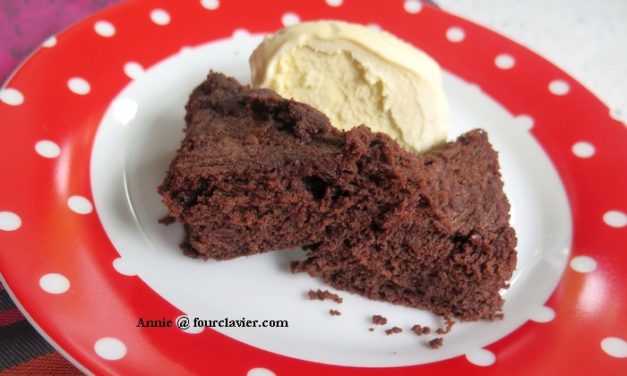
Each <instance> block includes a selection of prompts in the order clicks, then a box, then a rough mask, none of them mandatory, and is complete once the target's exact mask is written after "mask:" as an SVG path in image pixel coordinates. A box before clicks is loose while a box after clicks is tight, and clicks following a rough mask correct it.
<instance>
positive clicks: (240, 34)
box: [233, 29, 250, 40]
mask: <svg viewBox="0 0 627 376" xmlns="http://www.w3.org/2000/svg"><path fill="white" fill-rule="evenodd" d="M249 36H250V33H249V32H248V30H246V29H235V31H234V32H233V39H240V40H241V39H245V38H248V37H249Z"/></svg>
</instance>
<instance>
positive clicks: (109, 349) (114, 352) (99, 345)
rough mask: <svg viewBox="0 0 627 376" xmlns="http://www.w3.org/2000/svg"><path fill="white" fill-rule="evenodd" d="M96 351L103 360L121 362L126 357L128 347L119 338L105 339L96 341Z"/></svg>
mask: <svg viewBox="0 0 627 376" xmlns="http://www.w3.org/2000/svg"><path fill="white" fill-rule="evenodd" d="M94 351H95V352H96V354H98V356H99V357H101V358H102V359H106V360H119V359H122V358H124V356H125V355H126V345H125V344H124V342H122V341H120V340H119V339H117V338H113V337H104V338H100V339H99V340H97V341H96V343H95V344H94Z"/></svg>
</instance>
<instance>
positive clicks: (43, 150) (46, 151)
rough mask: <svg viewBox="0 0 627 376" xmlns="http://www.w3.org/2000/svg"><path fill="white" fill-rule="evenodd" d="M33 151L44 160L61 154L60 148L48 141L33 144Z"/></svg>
mask: <svg viewBox="0 0 627 376" xmlns="http://www.w3.org/2000/svg"><path fill="white" fill-rule="evenodd" d="M35 151H36V152H37V154H39V155H41V156H42V157H44V158H56V157H58V156H59V154H61V148H59V145H57V144H55V143H54V142H52V141H50V140H41V141H38V142H37V143H36V144H35Z"/></svg>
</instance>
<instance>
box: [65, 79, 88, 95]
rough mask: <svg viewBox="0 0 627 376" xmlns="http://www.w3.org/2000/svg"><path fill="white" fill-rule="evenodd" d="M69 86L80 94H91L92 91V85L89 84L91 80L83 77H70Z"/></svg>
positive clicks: (72, 90)
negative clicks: (88, 80)
mask: <svg viewBox="0 0 627 376" xmlns="http://www.w3.org/2000/svg"><path fill="white" fill-rule="evenodd" d="M67 87H68V88H69V89H70V91H71V92H73V93H75V94H78V95H85V94H89V92H90V91H91V85H89V82H87V80H85V79H84V78H81V77H72V78H70V79H69V80H68V82H67Z"/></svg>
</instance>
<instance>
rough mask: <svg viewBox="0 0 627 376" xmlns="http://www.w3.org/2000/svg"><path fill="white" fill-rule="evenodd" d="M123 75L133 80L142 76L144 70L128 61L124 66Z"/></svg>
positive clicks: (137, 64)
mask: <svg viewBox="0 0 627 376" xmlns="http://www.w3.org/2000/svg"><path fill="white" fill-rule="evenodd" d="M124 73H125V74H126V75H127V76H128V78H130V79H133V80H135V79H137V78H139V77H141V76H142V75H143V74H144V68H143V67H142V66H141V65H140V64H139V63H136V62H134V61H129V62H128V63H126V64H124Z"/></svg>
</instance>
